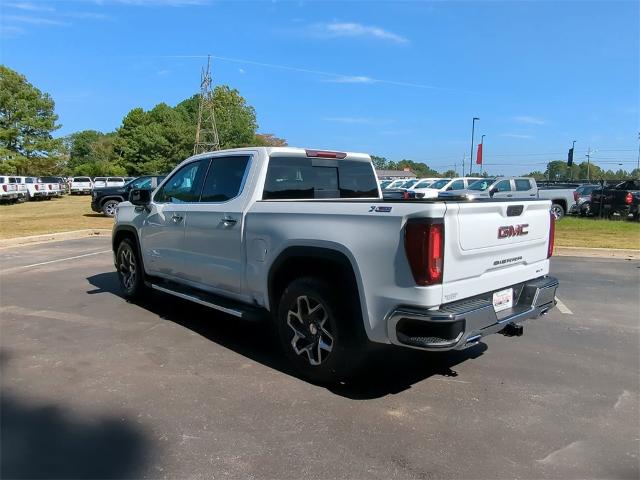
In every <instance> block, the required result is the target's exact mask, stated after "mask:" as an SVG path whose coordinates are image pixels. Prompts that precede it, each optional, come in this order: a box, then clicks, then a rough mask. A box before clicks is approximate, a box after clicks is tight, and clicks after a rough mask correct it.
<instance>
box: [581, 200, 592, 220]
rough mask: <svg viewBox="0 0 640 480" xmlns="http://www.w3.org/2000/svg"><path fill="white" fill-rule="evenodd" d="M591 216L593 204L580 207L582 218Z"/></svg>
mask: <svg viewBox="0 0 640 480" xmlns="http://www.w3.org/2000/svg"><path fill="white" fill-rule="evenodd" d="M589 215H591V203H590V202H585V203H583V204H582V206H581V207H580V216H581V217H588V216H589Z"/></svg>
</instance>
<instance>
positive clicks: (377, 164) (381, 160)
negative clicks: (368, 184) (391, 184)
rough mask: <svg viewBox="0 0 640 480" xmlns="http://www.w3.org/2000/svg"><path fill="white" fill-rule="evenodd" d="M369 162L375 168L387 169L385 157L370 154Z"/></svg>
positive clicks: (387, 162)
mask: <svg viewBox="0 0 640 480" xmlns="http://www.w3.org/2000/svg"><path fill="white" fill-rule="evenodd" d="M371 162H372V163H373V167H374V168H375V169H376V170H385V169H389V161H388V160H387V159H386V158H385V157H378V156H377V155H371Z"/></svg>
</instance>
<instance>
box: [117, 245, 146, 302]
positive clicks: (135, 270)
mask: <svg viewBox="0 0 640 480" xmlns="http://www.w3.org/2000/svg"><path fill="white" fill-rule="evenodd" d="M116 265H117V268H118V280H120V287H121V288H122V292H123V293H124V296H125V297H126V298H127V299H129V300H135V299H139V298H141V297H142V296H143V295H144V294H145V293H146V286H145V284H144V272H143V269H142V262H141V261H140V257H139V256H138V251H137V249H136V247H135V245H134V243H133V242H132V241H131V240H130V239H128V238H125V239H124V240H122V242H120V245H119V246H118V251H117V252H116Z"/></svg>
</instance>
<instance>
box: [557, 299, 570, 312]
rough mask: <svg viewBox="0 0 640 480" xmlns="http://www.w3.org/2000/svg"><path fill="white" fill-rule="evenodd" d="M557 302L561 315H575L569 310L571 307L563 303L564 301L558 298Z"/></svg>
mask: <svg viewBox="0 0 640 480" xmlns="http://www.w3.org/2000/svg"><path fill="white" fill-rule="evenodd" d="M556 302H557V303H556V306H557V307H558V310H560V313H564V314H565V315H573V312H572V311H571V310H569V307H567V306H566V305H565V304H564V303H562V301H561V300H560V299H559V298H558V297H556Z"/></svg>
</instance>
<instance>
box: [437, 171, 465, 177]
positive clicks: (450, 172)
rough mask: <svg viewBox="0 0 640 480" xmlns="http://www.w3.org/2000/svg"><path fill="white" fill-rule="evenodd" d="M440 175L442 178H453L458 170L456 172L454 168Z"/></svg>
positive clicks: (456, 175)
mask: <svg viewBox="0 0 640 480" xmlns="http://www.w3.org/2000/svg"><path fill="white" fill-rule="evenodd" d="M438 176H439V175H438ZM442 176H443V177H444V178H454V177H459V176H460V175H458V172H456V171H455V170H447V171H446V172H444V173H443V174H442Z"/></svg>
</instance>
